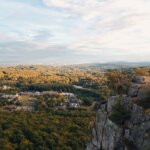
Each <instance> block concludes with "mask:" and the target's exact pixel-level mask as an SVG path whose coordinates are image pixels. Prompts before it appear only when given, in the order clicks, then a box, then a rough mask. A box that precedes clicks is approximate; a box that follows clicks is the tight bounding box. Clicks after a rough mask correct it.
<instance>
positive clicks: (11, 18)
mask: <svg viewBox="0 0 150 150" xmlns="http://www.w3.org/2000/svg"><path fill="white" fill-rule="evenodd" d="M149 60H150V0H0V64H11V65H14V64H79V63H104V62H113V61H128V62H142V61H149Z"/></svg>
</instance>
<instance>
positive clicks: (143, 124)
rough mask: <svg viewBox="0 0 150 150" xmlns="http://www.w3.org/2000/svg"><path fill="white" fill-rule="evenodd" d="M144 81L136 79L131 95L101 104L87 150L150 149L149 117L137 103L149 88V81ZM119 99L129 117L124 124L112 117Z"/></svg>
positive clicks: (130, 91) (113, 97) (117, 97)
mask: <svg viewBox="0 0 150 150" xmlns="http://www.w3.org/2000/svg"><path fill="white" fill-rule="evenodd" d="M144 81H146V79H143V78H141V79H140V78H137V79H136V81H134V83H133V85H132V87H131V88H130V89H129V93H128V95H122V96H112V97H110V98H109V99H108V101H107V103H104V104H101V106H100V108H99V109H98V111H97V115H96V121H95V125H94V127H93V130H92V139H91V142H90V143H88V144H87V150H150V115H149V114H148V113H145V110H144V108H143V107H141V106H140V105H138V104H137V103H136V101H137V100H141V99H140V98H139V97H140V96H141V93H140V91H141V90H142V89H143V88H144V87H146V86H149V82H148V81H146V82H144ZM139 93H140V94H139ZM118 99H119V103H120V106H121V108H122V109H123V110H124V112H127V113H128V114H130V117H128V118H127V119H124V120H123V122H122V123H121V124H118V123H116V122H117V120H116V122H115V121H112V119H111V117H110V116H111V114H112V113H113V111H114V106H115V105H116V103H118ZM123 115H125V113H124V114H123ZM115 119H117V118H115Z"/></svg>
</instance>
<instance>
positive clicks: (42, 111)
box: [0, 66, 150, 150]
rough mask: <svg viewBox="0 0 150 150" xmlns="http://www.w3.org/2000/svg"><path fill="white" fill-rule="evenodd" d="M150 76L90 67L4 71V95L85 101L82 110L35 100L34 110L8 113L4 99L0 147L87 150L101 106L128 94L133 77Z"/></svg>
mask: <svg viewBox="0 0 150 150" xmlns="http://www.w3.org/2000/svg"><path fill="white" fill-rule="evenodd" d="M149 73H150V68H149V67H141V68H125V69H113V70H110V69H109V70H107V69H105V70H101V69H100V68H99V67H98V68H97V67H89V66H88V67H83V66H64V67H53V66H16V67H1V68H0V93H1V94H16V93H19V92H25V91H29V92H36V91H38V92H42V91H58V92H70V93H73V94H75V95H76V97H77V98H79V99H81V100H82V102H83V103H82V105H81V107H80V108H78V109H65V110H57V109H55V108H54V107H53V106H54V105H53V102H54V101H55V102H60V101H63V97H60V96H56V97H49V96H48V95H46V96H38V97H34V98H36V99H37V101H36V103H35V104H36V109H35V111H31V112H28V111H19V112H16V111H14V112H4V111H1V110H2V108H3V107H6V106H9V105H11V103H10V102H7V101H6V99H2V98H1V100H0V111H1V112H0V149H1V150H36V149H38V150H60V149H61V150H84V149H85V147H86V143H87V141H88V140H89V139H90V138H91V137H90V135H91V134H90V132H91V128H92V126H93V123H94V119H95V111H96V109H97V107H98V106H99V105H100V104H101V103H104V102H105V101H107V98H108V97H109V96H110V95H117V94H120V95H122V94H126V93H127V91H128V89H129V87H130V85H131V82H132V81H133V78H134V76H136V75H141V76H149ZM75 85H76V86H77V87H75ZM3 86H8V87H9V88H8V89H7V88H6V89H4V88H3ZM146 102H147V101H146ZM16 105H18V106H19V105H21V104H20V103H16ZM141 105H142V104H141Z"/></svg>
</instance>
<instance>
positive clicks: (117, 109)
mask: <svg viewBox="0 0 150 150" xmlns="http://www.w3.org/2000/svg"><path fill="white" fill-rule="evenodd" d="M130 117H131V114H130V112H127V111H125V110H124V108H123V107H122V106H121V103H120V102H117V103H116V104H115V106H114V107H113V112H112V113H111V115H110V117H109V119H110V120H111V121H112V122H114V123H116V124H117V125H122V124H124V123H125V121H127V120H129V119H130Z"/></svg>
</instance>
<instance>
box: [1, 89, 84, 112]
mask: <svg viewBox="0 0 150 150" xmlns="http://www.w3.org/2000/svg"><path fill="white" fill-rule="evenodd" d="M43 95H48V96H51V97H53V96H54V97H55V96H56V95H61V96H63V97H64V101H63V102H59V103H57V104H56V105H55V107H56V109H67V108H70V109H77V108H79V107H80V105H81V103H82V101H81V100H79V99H78V98H77V97H76V96H75V95H74V94H73V93H67V92H61V93H59V92H57V91H43V92H20V93H17V94H15V95H13V94H0V101H1V100H6V101H7V102H11V105H8V106H6V107H5V110H6V111H21V110H23V111H34V107H33V105H34V102H35V100H36V98H35V97H38V96H43ZM22 97H27V98H29V99H30V100H27V101H24V102H22V101H21V99H22ZM18 102H19V103H20V102H21V104H22V105H21V106H19V105H17V104H18Z"/></svg>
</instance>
